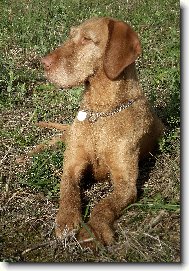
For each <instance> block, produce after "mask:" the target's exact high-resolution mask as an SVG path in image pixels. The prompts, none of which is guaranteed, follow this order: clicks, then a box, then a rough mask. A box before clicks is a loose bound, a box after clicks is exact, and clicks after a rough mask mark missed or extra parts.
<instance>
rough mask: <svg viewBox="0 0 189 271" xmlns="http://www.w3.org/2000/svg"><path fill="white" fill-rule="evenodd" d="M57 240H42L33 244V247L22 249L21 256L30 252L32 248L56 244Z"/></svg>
mask: <svg viewBox="0 0 189 271" xmlns="http://www.w3.org/2000/svg"><path fill="white" fill-rule="evenodd" d="M56 242H57V241H48V242H43V243H40V244H37V245H34V246H33V247H30V248H27V249H25V250H24V251H22V253H21V256H24V255H25V254H26V253H28V252H31V251H33V250H36V249H38V248H42V247H46V246H48V245H54V244H56Z"/></svg>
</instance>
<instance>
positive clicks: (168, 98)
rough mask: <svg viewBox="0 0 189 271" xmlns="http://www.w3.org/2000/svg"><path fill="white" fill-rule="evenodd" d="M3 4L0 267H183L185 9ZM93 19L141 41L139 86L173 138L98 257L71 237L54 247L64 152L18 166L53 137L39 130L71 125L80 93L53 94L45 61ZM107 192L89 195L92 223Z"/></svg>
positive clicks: (145, 166) (144, 4)
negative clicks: (128, 28)
mask: <svg viewBox="0 0 189 271" xmlns="http://www.w3.org/2000/svg"><path fill="white" fill-rule="evenodd" d="M50 2H51V1H50ZM117 2H119V5H118V4H117ZM7 3H8V2H6V1H4V2H3V3H0V5H1V8H2V13H1V17H2V21H1V22H2V23H1V25H0V30H1V31H0V48H1V50H2V55H1V56H2V57H1V56H0V72H1V78H0V133H1V138H0V165H1V173H0V261H8V262H19V261H22V262H23V261H24V262H164V263H165V262H171V263H173V262H179V261H180V141H179V138H180V129H179V110H180V107H179V102H180V100H179V63H178V58H179V2H175V1H173V0H166V1H158V2H157V1H154V2H153V1H151V0H149V1H143V0H142V1H138V0H136V1H122V0H119V1H116V2H115V1H111V0H105V1H92V0H87V1H79V3H80V5H75V1H71V0H70V1H69V4H67V3H66V1H59V0H56V1H53V3H54V5H53V6H48V5H47V4H46V3H47V2H46V1H42V0H41V1H36V0H33V1H25V0H24V1H12V2H11V5H9V4H7ZM87 3H88V5H87ZM127 3H128V4H127ZM39 5H40V8H39ZM88 6H90V9H88ZM86 11H87V12H86ZM65 14H66V16H65ZM96 15H98V16H99V15H100V16H112V17H117V18H120V19H123V20H125V21H128V22H129V23H131V24H132V25H134V28H135V29H136V31H137V32H139V34H140V37H141V39H142V44H143V54H142V56H141V58H140V59H139V61H138V63H137V65H138V68H139V78H140V81H141V83H142V86H143V89H144V91H145V93H146V95H147V96H148V97H149V99H150V101H151V102H152V104H153V105H154V107H155V108H156V110H157V112H158V114H159V115H160V117H161V118H162V119H163V121H164V122H165V124H166V127H167V133H166V135H165V136H164V138H163V140H162V141H161V142H160V145H159V147H160V148H159V149H160V150H159V151H158V152H157V153H156V155H155V156H154V157H151V158H150V159H149V160H147V161H145V162H143V163H141V165H140V176H139V179H138V200H137V202H136V203H135V204H133V205H130V206H128V208H126V209H125V211H124V212H123V215H122V216H121V217H120V219H119V220H118V221H117V222H116V223H115V231H116V241H115V243H114V244H113V245H112V246H110V247H106V248H102V247H99V251H98V252H96V253H94V252H92V251H90V250H89V249H82V248H81V244H80V243H78V241H77V239H76V238H75V233H71V234H69V235H67V234H65V238H64V240H63V241H62V242H60V241H57V240H56V239H55V237H54V219H55V215H56V212H57V208H58V198H59V181H60V175H61V172H62V161H63V150H64V146H60V148H59V149H58V150H56V151H50V150H49V151H48V150H47V151H46V152H44V153H43V154H41V155H38V156H35V157H34V158H33V159H30V160H29V161H28V162H27V163H26V164H25V165H18V164H16V162H15V161H16V158H17V157H18V156H19V155H20V154H23V153H24V152H26V151H27V150H28V149H31V148H32V146H34V145H35V144H38V143H39V142H42V141H43V140H45V139H48V138H49V137H51V136H53V135H55V134H56V131H55V130H52V131H48V130H45V129H43V130H42V129H39V128H37V127H35V123H36V122H37V121H38V120H49V121H58V122H63V123H71V122H72V120H73V118H74V116H75V114H76V111H77V105H78V102H79V97H80V94H81V91H82V89H74V90H72V91H68V92H63V91H61V90H57V89H55V88H54V87H53V86H51V85H50V84H48V83H47V82H46V81H45V79H44V78H43V75H42V74H43V71H42V69H41V67H40V65H39V58H40V56H41V55H43V54H45V53H46V52H47V51H49V50H50V49H52V47H56V45H57V44H59V43H60V41H61V42H62V40H63V39H64V37H65V33H66V32H67V30H68V28H69V26H71V25H73V24H76V23H77V22H79V21H81V20H83V19H85V18H86V16H88V17H91V16H96ZM36 25H37V27H38V31H34V29H35V28H36ZM10 26H11V27H10ZM63 28H64V30H65V32H64V34H63V33H62V30H63ZM55 30H56V32H55ZM109 192H111V186H110V184H109V182H108V181H107V183H104V184H96V185H93V186H92V187H91V189H89V187H87V190H86V191H85V193H84V194H83V197H84V199H85V201H86V202H89V203H88V205H87V207H86V206H85V208H84V215H85V218H86V219H87V217H88V215H89V211H90V209H91V208H93V206H94V204H95V203H96V202H97V201H98V200H99V199H100V198H102V197H104V196H105V195H106V194H107V193H109Z"/></svg>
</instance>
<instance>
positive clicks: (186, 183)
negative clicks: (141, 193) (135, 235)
mask: <svg viewBox="0 0 189 271" xmlns="http://www.w3.org/2000/svg"><path fill="white" fill-rule="evenodd" d="M180 4H181V10H182V11H181V15H182V16H183V17H182V19H181V24H182V25H181V28H182V31H181V32H182V35H181V38H182V54H181V72H182V76H181V79H182V181H183V183H182V198H183V201H182V203H183V206H184V208H182V225H183V227H182V263H181V264H176V263H175V264H158V263H157V264H155V263H154V264H126V263H125V264H121V263H112V264H98V263H91V264H89V263H85V264H79V263H78V264H77V263H75V264H63V263H62V264H50V263H49V264H32V263H31V264H29V263H28V264H27V263H16V264H7V263H0V271H7V270H8V271H12V270H13V271H15V270H18V271H21V270H26V269H27V271H30V270H32V271H33V270H35V271H38V270H39V271H42V270H45V271H47V270H53V269H56V270H70V269H72V270H73V269H77V270H80V269H81V270H87V271H88V270H89V269H90V270H93V269H94V270H96V268H98V270H106V269H108V270H109V269H110V270H111V269H112V270H115V268H116V269H123V270H128V271H130V270H140V271H143V270H145V271H147V270H150V271H151V270H157V271H159V270H162V271H163V270H171V271H174V270H181V271H189V238H188V237H189V234H188V231H189V221H188V206H189V189H188V188H189V180H187V177H188V176H189V174H188V173H189V152H188V150H189V149H188V140H187V139H188V138H189V131H188V130H189V129H188V128H189V118H188V116H189V83H188V78H189V30H188V29H189V0H181V1H180ZM183 147H184V148H183ZM183 188H184V189H183Z"/></svg>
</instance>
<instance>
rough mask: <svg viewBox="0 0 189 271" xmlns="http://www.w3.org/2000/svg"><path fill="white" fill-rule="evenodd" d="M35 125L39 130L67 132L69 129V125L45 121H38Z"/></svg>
mask: <svg viewBox="0 0 189 271" xmlns="http://www.w3.org/2000/svg"><path fill="white" fill-rule="evenodd" d="M36 125H37V126H39V127H41V128H51V129H53V128H55V129H57V130H60V131H63V132H65V131H67V130H68V129H69V127H70V125H68V124H61V123H57V122H46V121H39V122H37V123H36Z"/></svg>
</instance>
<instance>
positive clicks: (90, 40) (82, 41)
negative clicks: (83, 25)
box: [81, 37, 92, 44]
mask: <svg viewBox="0 0 189 271" xmlns="http://www.w3.org/2000/svg"><path fill="white" fill-rule="evenodd" d="M90 42H92V39H91V38H89V37H83V38H82V39H81V43H82V44H88V43H90Z"/></svg>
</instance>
